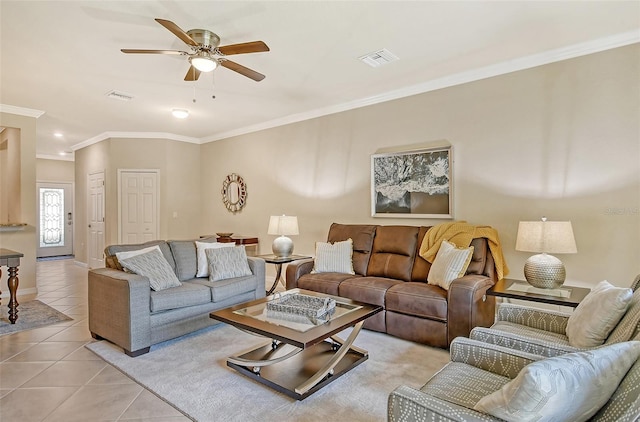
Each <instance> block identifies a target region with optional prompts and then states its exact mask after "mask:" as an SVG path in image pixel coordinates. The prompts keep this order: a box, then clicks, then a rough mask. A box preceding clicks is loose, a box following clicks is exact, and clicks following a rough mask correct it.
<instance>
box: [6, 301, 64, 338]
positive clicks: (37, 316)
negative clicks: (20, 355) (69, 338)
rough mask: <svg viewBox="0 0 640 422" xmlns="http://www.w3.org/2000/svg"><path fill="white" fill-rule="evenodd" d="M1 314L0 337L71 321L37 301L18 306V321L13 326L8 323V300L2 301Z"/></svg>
mask: <svg viewBox="0 0 640 422" xmlns="http://www.w3.org/2000/svg"><path fill="white" fill-rule="evenodd" d="M2 302H3V303H2V312H0V336H3V335H5V334H12V333H16V332H18V331H22V330H30V329H32V328H38V327H44V326H45V325H51V324H57V323H59V322H64V321H71V319H72V318H69V317H68V316H66V315H65V314H63V313H62V312H58V311H57V310H55V309H53V308H52V307H51V306H48V305H45V304H44V303H42V302H40V301H39V300H31V301H28V302H24V303H20V304H19V305H18V320H17V321H16V323H15V324H11V322H10V321H9V307H8V306H7V304H8V303H9V298H6V300H5V298H3V299H2Z"/></svg>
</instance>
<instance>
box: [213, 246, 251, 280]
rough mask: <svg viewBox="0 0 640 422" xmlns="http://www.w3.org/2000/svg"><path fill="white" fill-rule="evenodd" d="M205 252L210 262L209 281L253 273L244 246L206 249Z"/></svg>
mask: <svg viewBox="0 0 640 422" xmlns="http://www.w3.org/2000/svg"><path fill="white" fill-rule="evenodd" d="M205 254H206V256H207V261H208V262H209V281H218V280H226V279H229V278H236V277H244V276H250V275H252V273H251V268H249V263H248V262H247V253H246V251H245V250H244V246H236V247H233V248H217V249H205Z"/></svg>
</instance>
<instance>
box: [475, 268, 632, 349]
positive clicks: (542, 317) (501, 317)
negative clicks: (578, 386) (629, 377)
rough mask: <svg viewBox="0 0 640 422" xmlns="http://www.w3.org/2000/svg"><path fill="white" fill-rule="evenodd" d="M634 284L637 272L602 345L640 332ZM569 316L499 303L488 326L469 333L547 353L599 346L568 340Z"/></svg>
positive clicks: (484, 340)
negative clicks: (619, 312)
mask: <svg viewBox="0 0 640 422" xmlns="http://www.w3.org/2000/svg"><path fill="white" fill-rule="evenodd" d="M638 287H640V275H638V276H637V277H636V279H635V280H634V281H633V283H632V284H631V289H632V291H634V293H633V295H632V296H631V299H630V300H629V302H628V305H627V308H626V311H625V312H624V314H623V316H622V317H621V319H620V320H619V321H618V322H617V323H616V324H615V326H614V327H613V328H612V329H611V331H610V333H609V334H607V336H606V339H605V340H604V341H603V342H602V345H609V344H615V343H619V342H623V341H629V340H631V339H634V338H636V337H638V336H639V335H640V288H638ZM586 299H587V298H585V300H586ZM581 305H582V304H581ZM600 308H601V309H599V310H598V311H600V312H603V313H606V314H610V313H611V310H610V309H608V307H606V306H601V307H600ZM578 311H579V309H576V311H575V312H578ZM583 313H584V312H583ZM570 316H571V314H565V313H561V312H554V311H550V310H542V309H535V308H530V307H525V306H519V305H513V304H508V303H502V304H499V305H498V311H497V316H496V322H495V323H494V324H493V325H492V326H491V327H490V328H485V327H476V328H474V329H473V330H472V331H471V333H470V335H469V337H470V338H472V339H475V340H479V341H483V342H486V343H491V344H496V345H499V346H503V347H508V348H514V349H518V350H522V351H524V352H528V353H533V354H537V355H541V356H547V357H550V356H559V355H562V354H564V353H570V352H577V351H581V350H588V349H591V348H593V347H599V346H600V345H589V346H583V347H580V346H579V345H576V342H571V341H570V339H569V336H568V335H567V326H568V324H569V318H570ZM586 316H587V317H590V318H594V319H598V317H597V316H596V314H595V313H591V312H587V313H586ZM586 322H587V323H588V322H589V321H586ZM594 323H595V321H594ZM594 325H595V324H594ZM572 343H573V344H572Z"/></svg>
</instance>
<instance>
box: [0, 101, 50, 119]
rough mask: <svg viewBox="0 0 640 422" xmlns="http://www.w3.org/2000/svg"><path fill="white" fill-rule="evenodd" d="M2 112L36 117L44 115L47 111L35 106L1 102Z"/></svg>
mask: <svg viewBox="0 0 640 422" xmlns="http://www.w3.org/2000/svg"><path fill="white" fill-rule="evenodd" d="M0 113H9V114H16V115H18V116H27V117H35V118H36V119H37V118H38V117H40V116H42V115H43V114H44V113H45V112H44V111H42V110H36V109H33V108H25V107H18V106H13V105H9V104H0Z"/></svg>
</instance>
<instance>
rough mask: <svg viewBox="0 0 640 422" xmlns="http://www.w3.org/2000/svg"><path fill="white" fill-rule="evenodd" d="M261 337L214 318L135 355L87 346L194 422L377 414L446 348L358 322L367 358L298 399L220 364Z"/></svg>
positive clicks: (382, 416)
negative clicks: (202, 326) (209, 323)
mask: <svg viewBox="0 0 640 422" xmlns="http://www.w3.org/2000/svg"><path fill="white" fill-rule="evenodd" d="M345 334H348V333H342V334H341V336H342V337H343V338H345V337H346V335H345ZM264 343H265V339H264V338H260V337H255V336H252V335H250V334H247V333H245V332H242V331H239V330H237V329H235V328H233V327H231V326H228V325H222V324H221V325H218V326H215V327H211V328H207V329H204V330H201V331H198V332H196V333H192V334H189V335H187V336H183V337H181V338H179V339H175V340H171V341H168V342H164V343H161V344H159V345H156V346H153V347H152V348H151V352H150V353H147V354H145V355H142V356H139V357H137V358H130V357H128V356H127V355H125V354H124V353H123V352H122V349H121V348H119V347H117V346H114V345H113V344H111V343H109V342H107V341H100V342H94V343H91V344H88V345H87V346H86V347H87V348H88V349H90V350H92V351H93V352H94V353H96V354H97V355H98V356H100V357H101V358H103V359H104V360H106V361H107V362H109V363H110V364H112V365H114V366H115V367H116V368H118V369H120V370H121V371H122V372H123V373H125V374H126V375H128V376H129V377H130V378H132V379H134V380H135V381H137V382H138V383H139V384H142V385H143V386H145V387H146V388H148V389H149V390H151V391H152V392H153V393H155V394H156V395H157V396H158V397H160V398H161V399H163V400H165V401H166V402H168V403H170V404H171V405H173V406H174V407H176V408H177V409H178V410H180V411H181V412H182V413H184V414H185V415H186V416H188V417H189V418H191V419H193V420H195V421H200V422H213V421H243V422H245V421H279V422H282V421H350V422H352V421H384V420H386V417H387V398H388V396H389V393H390V392H391V391H393V389H394V388H396V387H397V386H398V385H400V384H405V385H409V386H412V387H416V388H417V387H421V386H422V385H423V384H424V383H425V382H426V381H427V379H428V378H429V377H430V376H431V375H432V374H434V373H435V372H436V371H438V370H439V369H440V368H442V366H444V364H445V363H447V362H448V361H449V352H448V351H446V350H441V349H436V348H431V347H427V346H424V345H419V344H416V343H412V342H409V341H405V340H400V339H398V338H395V337H391V336H388V335H386V334H382V333H376V332H373V331H367V330H363V331H361V332H360V334H359V336H358V338H357V339H356V343H355V344H356V346H359V347H361V348H364V349H365V350H368V351H369V359H368V360H367V361H366V362H364V363H362V364H361V365H359V366H357V367H356V368H354V369H353V370H352V371H350V372H348V373H347V374H345V375H343V376H342V377H340V378H338V379H336V380H335V381H334V382H332V383H331V384H329V385H327V386H325V387H324V388H322V389H320V390H319V391H317V392H315V393H314V394H312V395H311V396H309V397H307V398H306V399H304V400H302V401H297V400H294V399H292V398H290V397H288V396H286V395H284V394H281V393H278V392H276V391H275V390H272V389H271V388H269V387H267V386H265V385H262V384H260V383H257V382H255V381H253V380H251V379H249V378H247V377H245V376H243V375H241V374H240V373H238V372H236V371H235V370H233V369H231V368H229V367H228V366H227V364H226V358H227V357H228V356H231V355H236V354H239V353H240V352H243V351H246V350H247V349H249V348H251V347H253V346H257V345H260V344H264Z"/></svg>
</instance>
